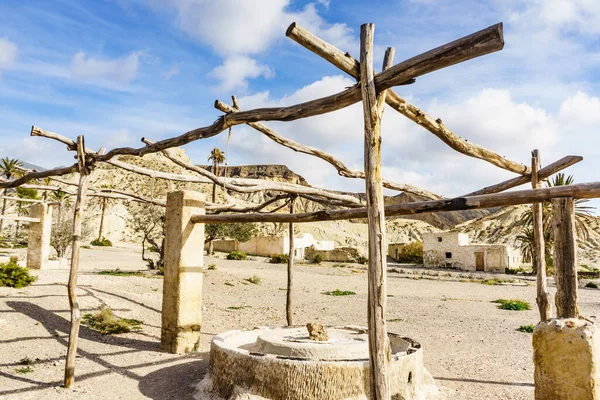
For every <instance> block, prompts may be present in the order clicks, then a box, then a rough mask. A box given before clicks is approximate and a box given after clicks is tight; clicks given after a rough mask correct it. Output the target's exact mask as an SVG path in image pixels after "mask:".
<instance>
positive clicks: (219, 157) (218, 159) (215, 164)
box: [208, 147, 225, 203]
mask: <svg viewBox="0 0 600 400" xmlns="http://www.w3.org/2000/svg"><path fill="white" fill-rule="evenodd" d="M208 162H212V172H213V174H215V175H217V171H218V168H219V165H220V164H223V163H224V162H225V154H223V152H222V151H221V150H220V149H219V148H218V147H215V148H214V149H212V151H211V152H210V156H208ZM216 198H217V184H216V183H213V193H212V202H213V203H214V202H215V201H216Z"/></svg>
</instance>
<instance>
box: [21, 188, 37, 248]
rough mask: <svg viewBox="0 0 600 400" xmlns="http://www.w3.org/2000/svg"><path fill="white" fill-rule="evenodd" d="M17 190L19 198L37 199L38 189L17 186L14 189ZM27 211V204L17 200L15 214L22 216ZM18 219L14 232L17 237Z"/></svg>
mask: <svg viewBox="0 0 600 400" xmlns="http://www.w3.org/2000/svg"><path fill="white" fill-rule="evenodd" d="M16 192H17V197H19V198H21V199H31V200H38V199H39V194H38V191H37V190H36V189H27V188H24V187H18V188H17V189H16ZM28 212H29V207H27V204H25V203H22V202H20V201H19V202H17V215H19V216H24V215H26V214H27V213H28ZM20 226H21V224H20V221H17V224H16V233H15V236H16V237H17V238H18V237H19V229H20Z"/></svg>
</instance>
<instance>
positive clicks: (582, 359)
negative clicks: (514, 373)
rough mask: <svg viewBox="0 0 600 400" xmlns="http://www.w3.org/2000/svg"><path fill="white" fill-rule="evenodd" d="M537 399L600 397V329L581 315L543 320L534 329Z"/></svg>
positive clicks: (570, 399) (587, 398)
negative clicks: (580, 317)
mask: <svg viewBox="0 0 600 400" xmlns="http://www.w3.org/2000/svg"><path fill="white" fill-rule="evenodd" d="M533 359H534V364H535V399H536V400H596V399H600V368H599V366H600V331H599V330H598V327H597V326H596V325H595V324H593V323H591V322H588V321H586V320H583V319H578V318H564V319H551V320H549V321H546V322H540V323H539V324H538V325H537V326H536V327H535V330H534V331H533Z"/></svg>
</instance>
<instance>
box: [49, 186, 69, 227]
mask: <svg viewBox="0 0 600 400" xmlns="http://www.w3.org/2000/svg"><path fill="white" fill-rule="evenodd" d="M50 199H51V200H53V201H55V202H57V203H58V222H59V223H60V222H62V210H63V207H70V206H71V203H72V201H71V198H70V197H69V195H68V194H67V193H65V192H61V191H59V190H53V191H52V192H51V193H50Z"/></svg>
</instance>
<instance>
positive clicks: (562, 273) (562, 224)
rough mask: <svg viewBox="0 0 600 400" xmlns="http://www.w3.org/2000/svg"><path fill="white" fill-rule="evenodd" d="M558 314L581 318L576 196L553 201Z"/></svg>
mask: <svg viewBox="0 0 600 400" xmlns="http://www.w3.org/2000/svg"><path fill="white" fill-rule="evenodd" d="M552 228H553V229H554V280H555V281H556V298H555V301H556V317H557V318H577V317H578V316H579V305H578V303H577V240H576V234H577V233H576V230H575V209H574V204H573V198H572V197H566V198H559V199H553V200H552Z"/></svg>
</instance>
